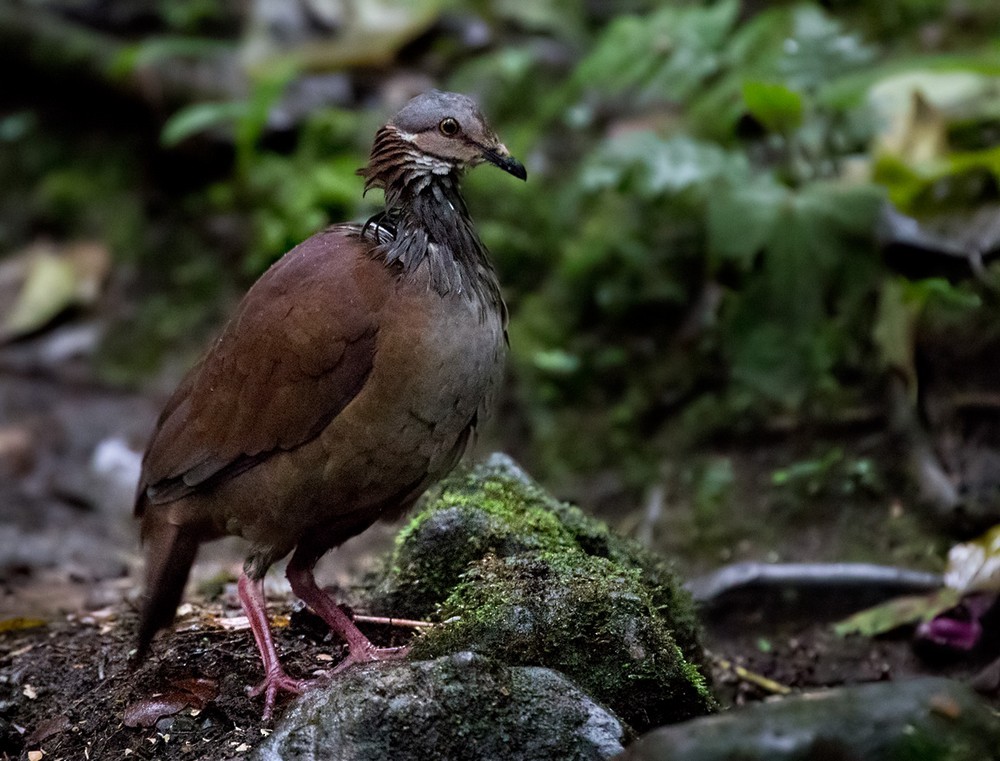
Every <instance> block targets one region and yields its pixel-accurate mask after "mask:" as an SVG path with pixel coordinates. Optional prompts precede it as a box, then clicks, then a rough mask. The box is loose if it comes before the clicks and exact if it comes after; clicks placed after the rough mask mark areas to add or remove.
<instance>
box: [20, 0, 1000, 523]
mask: <svg viewBox="0 0 1000 761" xmlns="http://www.w3.org/2000/svg"><path fill="white" fill-rule="evenodd" d="M348 5H349V6H351V7H356V6H355V5H354V4H350V3H349V4H348ZM392 5H393V4H391V3H388V2H384V1H383V2H379V3H373V4H370V8H371V9H370V10H369V11H367V12H368V13H369V15H371V14H375V16H374V18H375V19H376V20H375V21H374V22H372V20H371V18H368V19H367V21H366V20H365V18H361V16H360V15H359V16H358V18H355V19H354V23H356V24H364V23H375V24H378V23H381V22H379V21H378V18H380V17H378V15H377V14H378V13H379V12H382V11H385V9H386V8H390V7H392ZM136 7H137V8H140V9H142V11H141V12H140V11H139V10H133V11H132V13H133V16H134V18H133V17H130V18H129V20H128V23H127V24H126V27H127V28H129V29H130V31H131V32H132V37H131V41H130V42H129V43H128V44H126V45H123V47H122V50H121V51H120V52H119V54H118V55H117V56H116V58H115V63H114V67H112V68H113V69H114V71H115V72H117V73H116V74H115V76H119V77H121V76H125V75H126V74H128V73H129V72H132V73H134V72H136V71H141V70H143V67H144V66H148V65H151V62H155V61H159V60H168V61H169V60H174V59H176V58H178V57H179V58H182V59H183V60H184V61H186V62H188V63H190V62H192V61H194V62H199V61H205V60H210V59H213V58H214V57H217V56H219V55H220V51H226V50H229V51H230V52H233V51H239V50H241V49H242V50H244V51H245V50H246V49H250V48H253V49H255V50H256V49H257V48H259V47H260V44H259V43H260V38H259V35H255V33H254V32H253V30H250V31H248V30H246V29H245V28H244V30H243V32H242V34H243V37H240V36H239V35H240V34H241V32H240V31H239V30H240V24H239V22H238V19H237V13H238V9H236V8H235V7H233V6H232V5H231V4H227V3H219V4H215V3H209V2H205V0H172V1H171V0H159V2H152V1H151V0H150V1H149V2H144V3H141V4H137V6H136ZM406 9H410V10H406ZM396 11H397V15H398V14H403V16H404V17H405V16H406V14H407V13H409V14H411V16H410V17H408V21H409V23H407V18H404V19H403V22H402V23H400V24H398V25H397V26H396V27H393V30H394V32H393V33H394V34H395V35H396V36H390V35H388V34H387V35H386V37H385V39H384V40H383V39H382V38H372V43H371V46H370V47H371V48H372V49H371V50H367V51H365V56H360V57H358V58H357V62H356V65H354V64H352V60H354V59H352V58H351V56H357V55H358V53H357V51H355V50H354V49H353V48H352V49H351V50H350V51H348V52H344V51H340V53H341V54H340V55H339V57H338V51H337V50H336V49H333V50H332V51H331V50H327V51H326V52H325V53H324V54H323V55H317V54H315V50H314V49H312V48H310V50H309V51H304V50H303V49H297V50H291V51H289V50H279V51H278V52H275V51H274V50H270V51H267V52H266V54H263V57H259V58H257V59H256V60H255V61H251V62H250V63H248V64H247V71H249V74H250V76H249V80H248V81H249V85H250V86H249V89H248V90H247V91H246V92H245V93H236V94H234V95H233V96H232V97H230V98H224V97H220V98H217V99H211V98H202V99H197V100H196V101H195V102H193V103H188V104H185V105H183V106H181V107H180V108H171V109H169V117H168V118H165V119H163V118H161V119H160V121H159V122H157V125H158V127H157V129H156V130H154V131H153V134H154V135H155V138H154V141H153V142H150V141H148V140H147V141H146V142H142V138H139V137H137V138H134V140H129V139H122V138H121V137H120V136H119V137H115V138H114V139H113V140H112V141H108V140H104V141H102V140H100V139H99V137H96V135H98V133H99V132H100V130H99V129H98V127H101V126H102V124H101V122H100V120H99V119H97V120H96V121H95V117H94V115H93V114H88V115H87V116H86V117H85V118H84V119H83V121H84V123H85V124H86V125H88V129H82V130H78V129H76V128H74V126H73V125H72V124H71V123H66V122H63V123H58V122H53V121H52V119H51V113H50V114H49V115H48V117H46V115H45V113H43V111H44V109H35V108H34V107H32V106H30V105H22V106H21V107H19V108H18V109H15V110H12V111H9V112H6V113H5V114H4V115H3V116H2V117H0V144H2V146H3V150H2V151H0V174H2V176H4V177H5V178H6V183H5V184H6V187H5V188H4V189H3V190H2V191H0V250H4V251H8V250H13V249H16V248H18V247H21V246H24V245H26V244H27V242H28V241H30V240H31V239H32V238H33V237H35V236H38V235H40V234H44V235H49V236H56V237H94V238H98V239H101V240H104V241H107V243H108V244H109V245H110V246H111V248H112V249H113V252H114V254H115V256H116V258H117V261H118V262H119V264H120V266H121V267H122V268H123V270H124V271H131V272H133V273H134V277H135V278H136V281H137V283H138V284H139V287H140V292H141V293H143V297H142V299H141V301H140V303H138V304H137V305H136V306H135V308H134V309H131V310H126V311H125V313H124V318H123V319H122V322H123V325H122V328H121V330H116V331H112V332H111V333H110V334H109V338H108V340H107V342H106V346H105V350H104V353H103V357H104V359H103V363H104V364H103V366H104V368H105V372H106V373H107V374H108V375H109V377H113V378H115V379H118V380H126V379H134V378H135V377H137V374H139V373H141V372H143V371H148V370H150V369H151V368H153V367H155V365H156V362H157V361H158V360H159V358H160V357H161V354H162V351H163V349H164V348H165V347H176V343H177V341H178V339H180V338H181V337H183V336H188V335H192V334H193V335H195V336H198V335H202V334H203V333H204V331H205V330H206V329H207V326H209V325H211V324H213V323H214V322H215V321H217V320H218V319H219V318H220V316H221V315H222V314H224V313H225V309H226V306H227V303H228V302H227V300H226V299H227V298H228V297H231V296H232V294H234V293H237V292H239V290H240V289H241V288H242V287H243V286H245V285H246V284H247V283H248V282H249V281H250V280H251V279H252V277H254V276H255V275H256V274H257V273H259V272H261V271H262V270H263V269H264V268H265V267H266V266H267V265H268V264H269V263H270V262H271V261H273V260H274V259H275V258H277V257H278V256H280V255H281V254H282V253H283V252H284V251H286V250H287V249H288V248H289V247H291V246H292V245H294V244H295V243H297V242H299V241H300V240H302V239H303V238H305V237H307V236H308V235H309V234H311V233H312V232H314V231H315V230H318V229H320V228H321V227H322V226H324V225H325V224H326V223H328V222H331V221H333V222H335V221H340V220H344V219H364V218H365V217H366V216H368V215H370V214H371V213H372V212H373V210H374V209H375V208H377V205H378V202H379V199H378V198H367V199H363V198H362V197H361V193H360V189H361V182H360V180H359V179H358V178H357V177H355V175H354V171H355V169H356V168H358V167H360V166H361V165H362V164H363V163H364V161H365V157H366V153H367V150H368V147H369V144H370V142H369V141H370V138H371V135H372V134H373V131H374V129H375V127H376V126H377V125H378V124H379V122H380V120H381V119H382V118H384V116H385V114H386V113H387V110H388V108H387V107H386V106H385V103H384V100H385V97H384V96H385V91H384V90H380V85H379V83H380V82H385V81H388V80H391V79H392V77H393V76H394V74H393V71H394V67H393V66H386V65H383V66H382V68H381V69H379V68H375V69H373V68H371V66H372V60H375V59H379V60H386V59H391V60H392V61H394V62H395V64H396V66H398V69H399V70H401V71H403V72H406V71H413V70H417V71H420V72H423V73H425V74H426V75H427V76H429V78H430V80H432V81H433V82H435V83H436V84H437V85H438V86H441V87H444V88H447V89H455V90H462V91H467V92H470V93H472V94H473V95H475V96H476V97H478V98H479V100H480V101H481V102H482V105H483V108H484V111H485V112H486V113H488V114H489V115H490V117H491V120H492V121H493V123H494V126H495V127H496V128H497V130H498V132H499V133H500V134H501V135H502V136H503V137H504V139H505V141H506V143H507V145H508V146H509V147H510V148H511V150H512V152H513V153H514V154H515V155H517V156H519V157H520V158H522V159H523V160H524V161H525V163H526V165H527V166H528V171H529V182H528V184H527V186H526V187H514V186H510V187H504V188H498V185H499V184H502V183H504V182H505V180H504V179H503V177H500V176H499V175H497V174H495V173H490V172H487V171H485V170H484V171H480V172H475V173H472V174H471V175H470V176H469V178H468V180H467V192H468V196H469V201H470V206H471V208H472V209H473V213H474V215H475V217H476V220H477V223H478V225H479V229H480V230H481V232H482V234H483V236H484V238H485V239H486V242H487V244H488V245H489V247H490V248H491V250H492V252H493V254H494V256H495V258H496V261H497V263H498V267H499V269H500V270H501V275H502V281H503V283H504V287H505V291H506V294H507V297H508V301H509V303H510V306H511V313H512V322H511V328H510V330H511V346H512V354H513V370H512V375H513V383H512V392H511V393H512V396H513V401H514V402H515V403H516V408H517V409H518V410H520V411H521V413H522V414H521V417H522V418H523V421H524V425H523V426H522V428H521V429H519V430H524V431H525V432H526V434H527V440H528V441H529V444H530V448H531V453H532V457H531V462H532V469H533V470H535V471H538V472H540V473H542V474H544V475H547V476H548V477H549V478H557V477H559V476H561V475H567V474H571V473H580V472H593V471H597V470H600V469H603V468H608V467H614V468H618V469H620V471H621V472H622V473H624V477H625V479H626V481H627V482H629V483H634V484H643V483H647V482H649V481H650V480H653V479H655V478H656V477H657V474H658V473H660V470H661V462H662V460H663V459H664V457H665V456H666V454H667V453H672V452H683V451H686V450H690V448H692V447H694V446H697V445H699V444H702V443H704V442H706V441H709V440H711V439H712V438H713V437H715V436H717V435H718V434H719V433H720V432H721V431H729V432H732V433H736V434H739V433H740V432H749V431H753V430H755V429H756V428H757V427H759V426H761V425H764V424H766V423H768V422H769V421H774V420H775V419H782V420H792V421H816V420H825V419H837V418H838V417H839V416H840V415H841V414H842V412H843V411H844V410H845V409H850V408H853V407H855V406H857V405H859V404H863V403H866V402H871V401H872V400H878V399H881V395H882V394H883V392H884V384H885V377H886V373H887V372H888V370H889V369H890V368H895V369H897V370H898V371H900V372H903V373H906V372H907V371H908V369H912V362H913V359H912V346H913V340H914V339H913V330H914V329H915V328H914V326H915V325H916V324H917V323H918V322H920V321H927V320H930V321H932V322H933V321H935V320H936V321H938V323H942V321H943V322H944V323H947V321H948V320H950V319H954V315H956V314H960V315H961V314H968V312H969V310H972V309H979V310H982V309H984V308H987V307H989V308H990V309H993V310H996V308H997V302H998V299H996V298H995V296H990V294H992V293H995V286H996V284H997V275H996V273H995V272H994V271H993V268H992V267H987V268H986V271H985V272H983V273H981V276H980V278H979V279H978V280H976V279H974V278H971V277H970V278H964V279H963V278H958V279H955V278H953V279H951V280H947V279H941V278H936V279H926V278H924V279H916V280H912V279H907V278H904V277H903V276H901V275H898V274H895V273H894V272H893V271H891V270H890V269H889V268H888V267H887V265H886V263H885V262H884V259H883V257H882V254H881V252H880V250H879V246H878V237H877V235H878V227H879V220H880V219H881V215H882V214H883V210H884V208H885V204H886V203H887V202H890V201H891V202H892V203H893V204H894V205H895V207H896V209H897V210H898V211H899V212H900V213H902V214H905V215H915V216H916V217H917V218H921V219H922V218H926V217H932V216H934V215H939V214H946V213H949V212H952V211H955V210H968V209H974V208H976V207H977V206H978V205H981V204H987V203H990V202H996V201H997V200H998V195H1000V191H998V187H1000V147H998V143H1000V140H998V138H1000V35H998V33H997V30H998V29H1000V5H998V4H997V3H996V2H995V0H965V1H964V2H961V3H959V2H937V1H935V0H887V2H880V3H869V2H863V1H862V0H828V1H827V2H818V1H815V0H814V1H812V2H782V3H758V2H752V1H750V0H747V2H743V3H740V2H737V0H720V1H718V2H680V1H678V2H672V3H669V4H665V3H658V2H645V1H643V0H631V1H627V0H619V1H618V2H610V3H585V4H576V3H567V2H562V1H560V0H536V2H533V3H530V4H520V3H512V2H506V1H505V0H468V1H467V2H459V1H458V0H454V1H453V2H424V3H414V4H398V5H397V6H396ZM381 18H382V19H387V18H388V16H382V17H381ZM397 20H398V19H397ZM386 23H387V22H386ZM348 26H349V25H348ZM362 31H363V30H362ZM349 32H350V29H348V32H345V39H346V38H350V33H349ZM336 40H337V38H336V37H333V38H331V41H330V42H329V43H328V45H329V47H330V48H336V45H337V42H336ZM380 46H382V47H380ZM330 61H336V62H337V63H336V69H337V70H338V71H343V72H347V73H349V74H351V75H352V76H353V79H352V80H351V85H350V87H349V91H350V94H349V96H348V97H346V98H345V99H344V102H342V103H340V104H338V105H336V106H330V105H328V106H326V107H322V108H313V109H310V110H309V111H308V113H307V114H305V115H304V116H303V117H302V118H301V119H299V120H298V121H297V122H296V123H295V124H294V126H291V127H289V126H287V125H279V126H278V127H275V125H274V124H273V121H272V120H273V117H274V113H275V110H276V109H278V108H279V107H280V106H281V104H282V102H283V100H282V99H283V98H286V97H287V96H288V93H289V91H290V89H293V85H294V83H295V82H296V81H298V80H299V79H300V78H302V77H303V76H306V75H309V74H314V73H316V71H317V69H320V70H328V69H329V67H330ZM400 76H402V75H400ZM918 93H919V94H918ZM57 113H58V112H57ZM160 116H161V117H163V116H166V114H160ZM103 126H106V125H103ZM160 127H162V129H160ZM220 146H222V147H221V148H220ZM206 155H209V156H212V157H213V159H212V160H211V161H203V157H204V156H206ZM219 155H222V156H223V157H224V158H223V159H222V160H219V159H218V156H219ZM137 156H141V157H142V159H141V160H138V161H137V160H136V157H137ZM150 156H155V157H156V158H150ZM174 164H175V166H171V165H174ZM150 165H152V166H153V170H150V169H149V167H150ZM178 167H179V168H178ZM181 173H187V174H188V175H189V177H188V178H187V179H184V178H183V177H181V178H180V179H178V176H177V175H178V174H181ZM164 177H167V178H168V182H167V183H166V184H167V187H163V185H162V183H161V182H160V181H161V180H162V179H163V178H164ZM158 183H160V184H158ZM986 322H990V321H989V320H986ZM193 343H197V341H194V342H193ZM720 462H721V461H720ZM727 468H728V465H726V466H724V467H723V466H722V465H719V464H718V462H717V463H716V464H715V465H711V466H709V467H707V469H706V475H705V477H704V478H703V479H701V481H700V482H699V483H698V484H696V485H695V486H694V487H693V489H694V491H695V492H696V493H697V495H698V496H697V501H698V504H700V505H702V506H703V507H704V509H705V510H707V511H708V512H712V511H713V510H715V509H716V507H715V506H716V505H718V504H721V503H722V502H723V501H725V498H726V495H727V493H728V491H729V490H730V488H731V483H732V480H733V477H732V473H731V472H729V471H728V470H727ZM871 470H872V469H871V464H870V463H868V462H867V461H866V460H863V459H855V458H853V457H849V456H847V455H845V454H844V453H843V452H842V451H839V450H837V451H834V452H832V453H827V454H821V455H819V456H817V457H816V458H812V459H810V460H808V461H807V462H806V463H804V464H802V465H799V466H793V467H789V468H788V469H785V470H783V471H782V472H781V473H775V479H776V482H775V483H778V481H780V486H781V487H782V488H784V489H786V490H804V491H805V492H806V493H815V491H816V490H820V491H825V490H828V489H830V488H833V487H830V486H828V485H827V484H830V483H837V484H840V486H839V487H837V488H843V489H848V488H849V489H869V488H876V486H875V485H876V484H878V483H879V477H878V474H877V473H872V472H871ZM696 480H697V479H696Z"/></svg>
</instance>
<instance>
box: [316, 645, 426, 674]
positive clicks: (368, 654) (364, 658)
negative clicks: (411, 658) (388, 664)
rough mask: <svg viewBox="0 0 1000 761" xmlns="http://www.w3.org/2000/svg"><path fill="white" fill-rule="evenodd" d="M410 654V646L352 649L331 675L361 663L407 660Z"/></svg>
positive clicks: (372, 646)
mask: <svg viewBox="0 0 1000 761" xmlns="http://www.w3.org/2000/svg"><path fill="white" fill-rule="evenodd" d="M409 652H410V647H409V645H406V646H404V647H375V646H374V645H369V646H368V647H356V648H352V649H351V651H350V652H349V653H348V654H347V657H346V658H344V660H342V661H341V662H340V663H338V664H337V666H336V667H335V668H334V669H333V671H332V672H330V673H331V674H339V673H341V672H342V671H346V670H347V669H349V668H350V667H351V666H354V665H356V664H359V663H374V662H375V661H394V660H399V659H400V658H405V657H406V656H407V655H408V654H409Z"/></svg>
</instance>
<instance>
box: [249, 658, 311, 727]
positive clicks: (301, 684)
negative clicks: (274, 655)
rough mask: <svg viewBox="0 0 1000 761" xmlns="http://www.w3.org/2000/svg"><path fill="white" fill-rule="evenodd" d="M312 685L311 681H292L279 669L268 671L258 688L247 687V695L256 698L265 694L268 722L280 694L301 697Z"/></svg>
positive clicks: (265, 718) (265, 710) (265, 716)
mask: <svg viewBox="0 0 1000 761" xmlns="http://www.w3.org/2000/svg"><path fill="white" fill-rule="evenodd" d="M312 684H313V681H312V680H310V679H292V677H290V676H288V674H286V673H285V672H284V670H283V669H281V668H280V667H279V668H276V669H273V670H271V671H268V673H267V676H265V677H264V679H263V680H261V682H260V684H258V685H257V686H256V687H247V695H249V696H250V697H252V698H255V697H257V696H258V695H260V694H261V693H264V721H268V720H270V718H271V714H272V713H273V712H274V701H275V699H276V698H277V697H278V693H279V692H287V693H289V694H290V695H301V694H302V693H303V692H304V691H305V690H306V689H307V688H308V687H310V686H311V685H312Z"/></svg>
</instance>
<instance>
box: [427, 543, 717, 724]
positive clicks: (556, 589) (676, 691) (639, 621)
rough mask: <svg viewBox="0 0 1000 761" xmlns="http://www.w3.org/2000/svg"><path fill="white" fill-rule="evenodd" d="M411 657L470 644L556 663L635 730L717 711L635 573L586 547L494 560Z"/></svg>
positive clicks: (451, 601) (475, 573)
mask: <svg viewBox="0 0 1000 761" xmlns="http://www.w3.org/2000/svg"><path fill="white" fill-rule="evenodd" d="M441 615H442V617H443V618H445V620H448V621H450V622H449V623H448V624H446V625H444V626H440V627H435V628H434V629H431V630H429V631H428V632H426V634H424V635H423V636H422V637H420V638H419V639H417V641H416V642H415V644H414V647H413V654H414V657H433V656H436V655H443V654H445V653H450V652H455V651H458V650H463V649H472V650H475V651H476V652H479V653H483V654H485V655H488V656H490V657H491V658H495V659H497V660H499V661H501V662H503V663H508V664H514V665H541V666H545V667H548V668H553V669H557V670H558V671H560V672H562V673H564V674H566V675H567V676H569V677H570V678H571V679H573V680H574V681H575V682H577V684H579V685H580V686H581V687H582V688H583V689H584V690H586V691H587V693H588V694H589V695H591V696H592V697H594V698H595V699H596V700H599V701H601V702H602V703H604V704H605V705H607V706H609V707H610V708H612V709H613V710H614V711H615V712H617V713H618V715H620V716H621V717H622V718H623V719H624V720H625V721H627V722H628V723H629V724H630V725H631V726H632V727H634V728H635V729H636V730H638V731H643V730H645V729H648V728H650V727H654V726H659V725H660V724H663V723H672V722H676V721H683V720H685V719H690V718H692V717H694V716H701V715H703V714H706V713H709V712H711V711H712V710H713V709H714V707H715V702H714V699H713V698H712V695H711V693H710V692H709V690H708V687H707V685H706V683H705V680H704V678H703V677H702V676H701V674H700V673H699V672H698V669H697V667H695V666H694V665H692V664H691V663H689V662H688V661H687V660H686V659H685V658H684V654H683V653H682V652H681V650H680V648H679V647H678V646H677V644H676V642H675V641H674V639H673V637H672V636H671V634H670V630H669V629H668V628H667V625H666V623H665V621H664V619H663V618H662V617H661V616H659V615H658V614H657V612H656V609H655V606H654V605H653V602H652V599H651V597H650V594H649V592H648V591H647V590H646V588H645V587H644V586H643V585H642V584H641V582H640V581H639V578H638V573H637V572H635V571H630V570H626V569H622V568H620V567H618V566H616V565H615V564H614V563H612V562H611V561H610V560H607V559H606V558H599V557H593V556H589V555H585V554H583V553H581V552H563V553H525V554H521V555H517V556H514V557H508V558H496V557H493V556H487V557H486V558H484V559H483V560H480V561H479V562H477V563H474V564H473V565H472V568H471V569H470V570H469V571H468V572H467V574H466V577H465V579H464V580H463V581H462V582H461V583H460V584H459V585H458V586H457V587H456V589H455V591H454V592H453V593H452V595H451V596H450V597H449V598H448V600H447V601H446V602H445V603H444V605H443V607H442V610H441Z"/></svg>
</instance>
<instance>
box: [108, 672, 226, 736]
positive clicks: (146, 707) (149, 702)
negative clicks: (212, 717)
mask: <svg viewBox="0 0 1000 761" xmlns="http://www.w3.org/2000/svg"><path fill="white" fill-rule="evenodd" d="M217 694H218V685H217V684H216V682H215V680H214V679H202V678H188V679H181V680H179V681H177V682H176V683H175V684H174V685H173V689H171V690H169V691H167V692H163V693H159V694H156V695H153V696H152V697H149V698H143V699H142V700H137V701H136V702H134V703H132V704H131V705H129V706H128V707H127V708H126V709H125V714H124V716H123V717H122V720H123V722H124V723H125V726H126V727H152V726H153V725H155V724H156V722H158V721H159V720H160V719H162V718H163V717H164V716H173V715H174V714H175V713H179V712H180V711H182V710H184V709H185V708H187V707H189V706H190V707H191V708H195V709H198V710H201V709H202V708H204V707H205V706H206V705H207V704H208V703H209V702H210V701H211V700H212V699H213V698H215V696H216V695H217Z"/></svg>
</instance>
